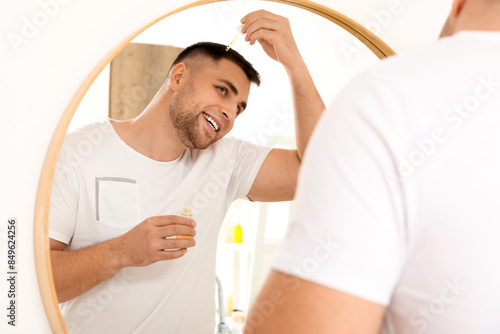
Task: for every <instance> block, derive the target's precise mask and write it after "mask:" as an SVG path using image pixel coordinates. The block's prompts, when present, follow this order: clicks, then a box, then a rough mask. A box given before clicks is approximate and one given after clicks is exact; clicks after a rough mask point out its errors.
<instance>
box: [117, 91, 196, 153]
mask: <svg viewBox="0 0 500 334" xmlns="http://www.w3.org/2000/svg"><path fill="white" fill-rule="evenodd" d="M168 100H169V99H168V96H165V97H163V98H161V97H158V96H155V98H154V99H153V101H151V103H150V104H149V105H148V106H147V108H146V109H145V110H144V111H143V112H142V113H141V114H140V115H139V116H137V117H136V118H134V119H131V120H127V121H123V122H112V125H113V127H114V129H115V131H116V133H117V134H118V136H119V137H120V138H121V139H122V140H123V141H124V142H125V143H126V144H127V145H128V146H130V147H131V148H132V149H134V150H135V151H137V152H139V153H140V154H142V155H144V156H146V157H148V158H151V159H153V160H156V161H163V162H164V161H172V160H175V159H177V158H178V157H179V156H180V155H181V154H182V153H183V152H184V151H185V150H186V147H185V146H184V145H183V144H182V143H181V142H180V140H179V138H178V136H177V131H176V130H175V128H174V126H173V124H172V122H171V120H170V116H169V112H168V105H169V101H168Z"/></svg>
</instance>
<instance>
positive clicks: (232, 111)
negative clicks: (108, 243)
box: [221, 104, 237, 121]
mask: <svg viewBox="0 0 500 334" xmlns="http://www.w3.org/2000/svg"><path fill="white" fill-rule="evenodd" d="M236 108H237V106H235V105H232V104H231V105H226V106H224V107H223V108H222V110H221V111H222V115H223V116H224V117H225V118H226V119H227V120H228V121H233V120H234V119H235V118H236Z"/></svg>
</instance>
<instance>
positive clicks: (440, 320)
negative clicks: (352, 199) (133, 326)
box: [386, 32, 500, 333]
mask: <svg viewBox="0 0 500 334" xmlns="http://www.w3.org/2000/svg"><path fill="white" fill-rule="evenodd" d="M433 50H436V51H437V52H436V53H435V55H434V54H429V55H427V56H423V57H424V58H427V59H429V64H427V63H426V62H425V61H423V62H422V61H421V62H420V64H419V63H418V60H417V59H415V64H416V66H415V68H413V69H412V70H411V72H410V75H408V76H407V77H406V78H407V79H408V80H409V81H412V80H414V81H415V86H414V87H412V85H411V83H410V82H406V83H407V84H408V86H406V87H404V86H403V88H404V89H408V91H409V92H410V93H409V94H410V95H411V92H414V93H415V96H414V97H415V99H417V98H419V97H420V99H421V100H420V101H417V100H416V101H415V107H417V106H418V109H415V110H413V112H412V114H413V115H414V116H413V117H416V118H417V120H414V121H415V123H416V124H414V125H413V124H409V126H408V130H410V129H413V130H414V131H415V132H414V133H413V134H412V135H413V136H414V138H415V139H417V140H418V142H417V143H416V147H415V146H414V147H413V148H412V149H411V150H409V151H408V150H407V151H406V152H407V153H406V154H405V155H401V156H399V157H398V163H399V165H400V166H402V167H401V168H400V171H399V172H400V173H399V174H400V175H399V176H400V177H399V182H402V183H403V184H402V188H403V189H405V188H406V191H407V194H408V197H407V198H406V199H405V202H406V210H407V221H406V223H407V224H408V225H407V238H408V239H407V254H406V259H405V265H404V266H403V267H402V275H401V278H400V279H399V282H398V283H397V284H396V286H395V290H394V295H393V297H392V300H391V304H390V307H389V309H388V315H387V322H386V324H387V325H388V330H387V332H389V333H390V332H391V331H390V330H389V328H390V327H391V326H390V324H391V322H392V321H391V318H394V320H395V324H394V325H395V330H396V331H395V332H396V333H401V332H402V330H406V331H408V332H410V333H413V332H417V333H422V332H428V333H452V332H453V333H457V332H461V333H498V332H499V331H500V318H499V317H498V314H499V313H500V285H499V284H498V282H499V281H500V270H499V268H500V258H499V257H498V256H497V254H499V252H500V243H499V242H498V240H499V238H500V210H499V209H498V208H499V207H500V206H499V203H498V201H499V200H500V173H499V171H500V131H499V129H500V63H499V62H498V60H499V59H500V33H486V32H462V33H460V34H458V35H457V36H455V37H451V38H449V39H446V40H443V41H442V42H441V43H440V44H439V45H438V46H437V47H436V48H431V49H428V50H427V51H433ZM433 56H435V57H439V58H437V59H436V61H435V63H434V64H432V63H431V61H432V57H433ZM408 60H409V59H406V65H408ZM402 62H404V60H402ZM426 67H427V68H426ZM419 73H420V74H419ZM434 73H436V74H434ZM404 75H405V73H402V76H404ZM426 78H428V79H426ZM413 88H414V89H413ZM417 94H420V96H419V95H417ZM403 152H404V151H399V153H400V154H402V153H403ZM403 166H404V167H403ZM405 168H407V169H408V170H404V169H405ZM404 173H406V174H404ZM401 174H404V176H403V175H401ZM407 174H408V175H407ZM412 174H413V175H412ZM405 176H406V177H405ZM406 180H407V181H408V182H407V183H408V187H405V183H406V182H405V181H406ZM396 319H398V320H396Z"/></svg>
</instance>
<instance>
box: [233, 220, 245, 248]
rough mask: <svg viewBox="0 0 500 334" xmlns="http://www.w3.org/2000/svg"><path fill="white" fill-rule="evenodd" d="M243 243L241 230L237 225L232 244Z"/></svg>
mask: <svg viewBox="0 0 500 334" xmlns="http://www.w3.org/2000/svg"><path fill="white" fill-rule="evenodd" d="M242 242H243V228H242V227H241V225H240V224H239V223H238V224H237V225H236V226H235V227H234V243H236V244H241V243H242Z"/></svg>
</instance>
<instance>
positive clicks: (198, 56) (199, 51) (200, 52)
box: [170, 42, 260, 86]
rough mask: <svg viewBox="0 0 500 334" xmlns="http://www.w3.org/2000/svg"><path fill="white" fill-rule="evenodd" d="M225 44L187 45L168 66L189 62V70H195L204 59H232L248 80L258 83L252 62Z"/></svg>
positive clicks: (204, 43) (201, 43)
mask: <svg viewBox="0 0 500 334" xmlns="http://www.w3.org/2000/svg"><path fill="white" fill-rule="evenodd" d="M226 49H227V46H226V45H222V44H218V43H212V42H200V43H196V44H193V45H191V46H188V47H187V48H185V49H184V50H182V52H181V53H180V54H179V55H178V56H177V58H176V59H175V60H174V63H173V64H172V67H171V68H170V71H171V70H172V68H174V67H175V66H176V65H177V64H180V63H190V66H191V70H192V71H193V72H196V71H197V70H199V69H200V67H202V66H203V65H205V64H204V61H207V60H211V61H214V62H218V61H220V60H221V59H227V60H229V61H232V62H233V63H235V64H236V65H238V66H239V67H240V68H241V69H242V70H243V72H245V74H246V76H247V78H248V80H250V82H253V83H255V84H257V86H259V85H260V75H259V73H258V72H257V71H256V70H255V69H254V67H253V66H252V64H250V63H249V62H248V61H247V60H246V59H245V58H244V57H243V56H242V55H241V54H239V53H238V52H236V51H234V50H233V49H229V50H227V51H226Z"/></svg>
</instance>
